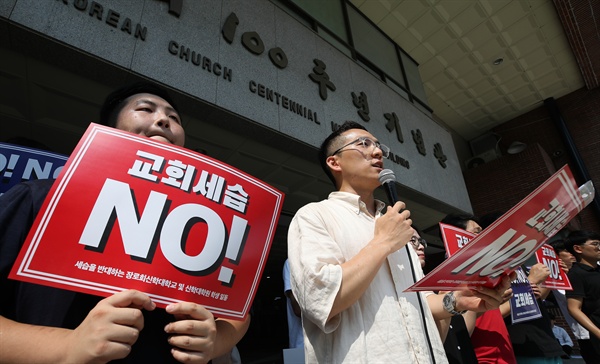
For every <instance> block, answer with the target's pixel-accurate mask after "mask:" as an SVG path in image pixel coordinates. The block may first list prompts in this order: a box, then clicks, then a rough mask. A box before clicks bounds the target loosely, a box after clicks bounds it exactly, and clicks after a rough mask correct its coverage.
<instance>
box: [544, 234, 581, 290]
mask: <svg viewBox="0 0 600 364" xmlns="http://www.w3.org/2000/svg"><path fill="white" fill-rule="evenodd" d="M535 257H536V258H537V261H538V263H544V264H545V265H546V266H547V267H548V269H550V276H548V278H546V280H545V281H544V282H543V283H540V284H538V285H539V286H540V287H544V288H552V289H564V290H572V289H573V287H571V282H570V281H569V278H568V277H567V274H566V273H565V272H564V271H563V270H562V269H561V267H560V265H559V264H558V257H557V256H556V252H555V251H554V248H552V246H551V245H549V244H544V245H542V246H541V247H540V248H539V249H538V250H536V252H535Z"/></svg>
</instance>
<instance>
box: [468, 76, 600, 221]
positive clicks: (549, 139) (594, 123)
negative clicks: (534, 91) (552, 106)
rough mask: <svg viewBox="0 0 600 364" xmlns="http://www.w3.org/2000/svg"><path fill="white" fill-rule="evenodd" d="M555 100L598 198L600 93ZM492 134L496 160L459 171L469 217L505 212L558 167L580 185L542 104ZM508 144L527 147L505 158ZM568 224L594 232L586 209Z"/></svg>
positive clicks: (593, 218)
mask: <svg viewBox="0 0 600 364" xmlns="http://www.w3.org/2000/svg"><path fill="white" fill-rule="evenodd" d="M556 102H557V105H558V108H559V110H560V114H561V116H562V119H563V120H564V121H565V123H566V125H567V128H568V130H569V132H570V133H571V136H572V138H573V140H574V142H575V144H576V147H577V150H578V151H579V153H580V155H581V157H582V160H583V162H584V164H585V165H586V167H587V170H588V172H589V174H590V176H591V178H592V181H593V182H594V186H595V187H596V190H597V191H596V192H597V193H596V194H597V195H598V194H600V89H599V88H596V89H594V90H587V89H581V90H579V91H576V92H573V93H571V94H569V95H567V96H564V97H562V98H560V99H558V100H556ZM493 132H494V133H496V134H497V135H498V137H499V138H500V142H499V147H500V149H501V151H502V154H503V155H502V157H500V158H499V159H496V160H494V161H491V162H488V163H485V164H483V165H481V166H478V167H476V168H473V169H470V170H466V171H465V172H464V177H465V183H466V186H467V190H468V191H469V197H470V199H471V204H472V205H473V211H474V212H475V215H477V216H482V215H484V214H487V213H492V212H497V211H500V212H506V211H507V210H508V209H510V208H511V207H512V206H514V205H515V204H516V203H517V202H519V201H520V200H521V199H523V198H524V197H525V196H527V195H528V194H529V193H530V192H532V191H533V190H534V189H535V188H536V187H537V186H539V185H540V184H541V183H542V182H543V181H545V180H546V179H547V178H548V177H549V176H550V175H552V173H553V172H554V171H556V170H557V169H558V168H560V167H562V166H563V165H564V164H569V165H570V167H571V170H572V171H573V173H574V175H575V179H576V181H577V183H578V184H583V183H584V182H585V181H583V178H581V176H579V175H578V174H577V172H576V168H575V164H574V162H573V161H574V159H573V158H572V156H570V155H569V152H568V148H567V146H566V144H565V142H564V141H563V137H562V135H561V133H560V131H559V129H558V128H557V127H556V125H555V124H554V122H553V121H552V119H551V117H550V114H549V113H548V110H547V109H546V107H545V106H544V105H543V103H540V107H538V108H536V109H534V110H532V111H530V112H528V113H526V114H523V115H521V116H519V117H518V118H515V119H513V120H510V121H508V122H506V123H504V124H502V125H500V126H499V127H497V128H495V129H494V130H493ZM513 141H520V142H523V143H526V144H527V145H528V147H527V149H525V151H523V152H521V153H519V154H516V155H509V154H507V153H506V149H507V148H508V146H509V145H510V144H511V143H512V142H513ZM573 223H574V224H575V225H574V226H573V228H581V229H586V230H596V231H600V216H599V214H598V213H597V212H596V211H594V209H593V208H592V206H588V207H587V208H586V209H584V210H583V211H582V212H581V213H580V214H579V215H578V216H577V217H576V218H575V219H574V221H573Z"/></svg>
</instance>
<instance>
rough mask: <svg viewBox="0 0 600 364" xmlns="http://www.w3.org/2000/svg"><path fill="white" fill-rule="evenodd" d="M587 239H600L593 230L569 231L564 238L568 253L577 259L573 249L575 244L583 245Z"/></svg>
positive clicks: (599, 235)
mask: <svg viewBox="0 0 600 364" xmlns="http://www.w3.org/2000/svg"><path fill="white" fill-rule="evenodd" d="M588 240H600V234H598V233H597V232H595V231H589V230H575V231H571V232H570V233H569V236H568V237H567V239H566V244H565V246H566V248H567V250H568V251H569V253H571V254H573V255H574V256H575V257H576V258H577V260H579V258H578V255H579V254H577V253H576V252H575V249H573V246H575V245H583V244H585V242H586V241H588Z"/></svg>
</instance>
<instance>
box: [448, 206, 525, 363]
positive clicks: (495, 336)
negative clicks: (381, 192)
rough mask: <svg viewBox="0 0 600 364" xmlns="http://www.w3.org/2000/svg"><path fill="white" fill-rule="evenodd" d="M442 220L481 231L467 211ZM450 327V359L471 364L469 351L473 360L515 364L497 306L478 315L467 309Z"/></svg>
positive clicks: (473, 231)
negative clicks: (472, 353) (473, 356)
mask: <svg viewBox="0 0 600 364" xmlns="http://www.w3.org/2000/svg"><path fill="white" fill-rule="evenodd" d="M441 223H443V224H448V225H452V226H455V227H458V228H460V229H463V230H466V231H468V232H470V233H472V234H479V233H481V231H482V230H483V229H482V228H481V226H480V225H479V223H478V221H477V218H476V217H475V216H473V215H469V214H448V215H446V217H444V219H442V221H441ZM503 305H504V306H505V305H506V304H503ZM461 318H462V320H461ZM461 321H462V322H461ZM451 326H452V328H451V330H450V331H449V333H448V338H447V339H446V343H444V348H446V352H447V355H448V357H449V358H450V357H456V358H457V361H456V362H457V363H473V361H472V360H473V359H472V355H471V354H470V351H471V350H472V351H473V352H474V354H475V356H476V361H475V363H490V364H491V363H498V364H514V363H516V362H517V360H516V358H515V354H514V351H513V347H512V343H511V341H510V337H509V335H508V330H507V329H506V325H505V323H504V319H503V318H502V313H501V312H500V310H499V309H494V310H489V311H486V312H483V313H481V314H477V313H475V312H466V313H465V314H464V315H462V316H461V317H453V318H452V324H451ZM459 348H460V349H459Z"/></svg>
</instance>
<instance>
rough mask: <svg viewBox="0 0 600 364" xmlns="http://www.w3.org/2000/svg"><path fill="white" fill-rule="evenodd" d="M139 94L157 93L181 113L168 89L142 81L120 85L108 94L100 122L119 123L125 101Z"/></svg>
mask: <svg viewBox="0 0 600 364" xmlns="http://www.w3.org/2000/svg"><path fill="white" fill-rule="evenodd" d="M137 94H152V95H156V96H158V97H160V98H162V99H163V100H165V101H166V102H168V103H169V104H171V106H172V107H173V109H175V111H177V113H179V111H178V108H177V105H175V102H173V99H172V98H171V95H169V92H168V91H167V90H166V89H164V88H162V87H160V86H158V85H156V84H154V83H151V82H147V81H140V82H136V83H132V84H130V85H126V86H123V87H120V88H118V89H116V90H114V91H113V92H111V93H110V94H108V96H106V99H105V100H104V103H103V104H102V107H101V108H100V120H99V123H100V124H102V125H106V126H111V127H113V128H114V127H115V126H116V124H117V117H118V116H119V113H120V112H121V110H123V107H124V106H125V101H126V100H127V99H128V98H129V97H130V96H133V95H137ZM180 117H181V115H180Z"/></svg>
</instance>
